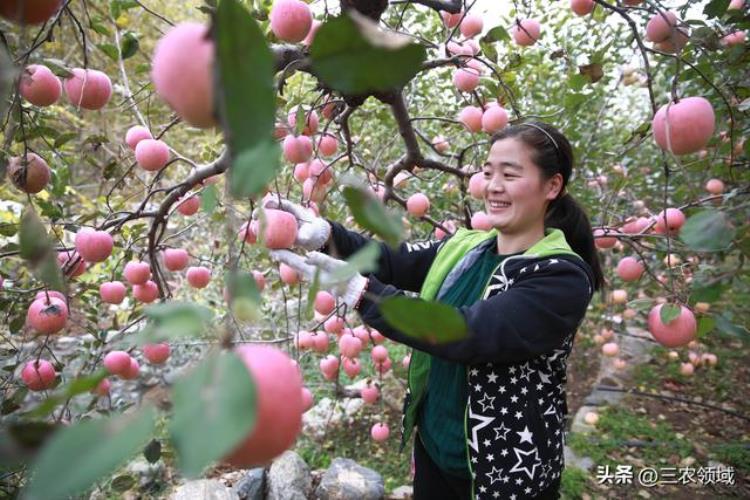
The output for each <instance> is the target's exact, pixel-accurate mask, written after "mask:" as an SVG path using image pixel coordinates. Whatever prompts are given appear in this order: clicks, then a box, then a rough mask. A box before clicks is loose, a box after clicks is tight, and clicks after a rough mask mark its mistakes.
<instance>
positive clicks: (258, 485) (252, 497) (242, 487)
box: [232, 467, 266, 500]
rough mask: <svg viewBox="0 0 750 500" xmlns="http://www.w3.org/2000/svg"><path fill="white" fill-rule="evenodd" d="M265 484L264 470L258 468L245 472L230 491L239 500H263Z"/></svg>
mask: <svg viewBox="0 0 750 500" xmlns="http://www.w3.org/2000/svg"><path fill="white" fill-rule="evenodd" d="M265 483H266V475H265V470H264V469H263V468H262V467H258V468H255V469H250V470H249V471H247V473H245V474H244V475H243V476H242V479H240V480H239V481H238V482H237V484H235V485H234V488H232V489H233V491H234V492H235V493H237V496H239V497H240V500H263V493H264V490H265Z"/></svg>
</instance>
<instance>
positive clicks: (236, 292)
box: [225, 271, 260, 304]
mask: <svg viewBox="0 0 750 500" xmlns="http://www.w3.org/2000/svg"><path fill="white" fill-rule="evenodd" d="M225 281H226V283H227V288H228V289H229V296H230V297H232V300H236V299H239V298H247V299H250V300H252V301H253V302H255V303H256V304H257V303H260V290H258V284H257V283H256V282H255V278H254V277H253V275H252V274H250V273H248V272H236V271H235V272H230V273H227V275H226V279H225Z"/></svg>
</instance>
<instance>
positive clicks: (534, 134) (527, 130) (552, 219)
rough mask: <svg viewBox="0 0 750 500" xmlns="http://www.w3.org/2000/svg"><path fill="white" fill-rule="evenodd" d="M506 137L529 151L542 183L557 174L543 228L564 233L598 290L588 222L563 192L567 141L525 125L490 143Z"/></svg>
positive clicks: (542, 126)
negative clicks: (559, 182) (558, 186)
mask: <svg viewBox="0 0 750 500" xmlns="http://www.w3.org/2000/svg"><path fill="white" fill-rule="evenodd" d="M510 138H513V139H517V140H519V141H521V142H523V143H524V144H525V145H526V146H528V147H529V148H530V149H531V150H532V152H533V153H532V155H531V158H532V161H533V162H534V164H536V165H537V166H538V167H539V168H540V169H541V171H542V177H543V178H544V180H548V179H550V178H552V176H554V175H555V174H557V173H559V174H561V175H562V178H563V189H561V190H560V193H561V194H560V195H559V196H558V197H557V198H555V199H554V200H552V202H550V204H549V205H548V206H547V213H546V215H545V218H544V225H545V226H546V227H555V228H558V229H561V230H562V231H563V233H565V239H566V240H567V241H568V243H569V244H570V246H571V248H572V249H573V250H574V251H575V252H576V253H577V254H578V255H580V256H581V257H582V258H583V260H585V261H586V262H587V263H588V264H589V266H591V269H592V270H593V272H594V289H595V290H599V289H600V288H601V287H602V286H603V284H604V274H603V273H602V267H601V264H600V262H599V254H598V253H597V251H596V246H595V245H594V234H593V231H592V229H591V223H590V222H589V218H588V216H587V215H586V212H585V211H584V210H583V208H582V207H581V206H580V205H579V204H578V202H577V201H576V200H575V199H573V196H572V195H571V194H570V193H567V192H566V189H565V188H566V186H567V185H568V180H569V179H570V174H571V173H572V172H573V148H572V147H571V145H570V142H568V139H566V138H565V136H564V135H562V134H561V133H560V131H559V130H557V129H556V128H555V127H552V126H551V125H547V124H546V123H542V122H526V123H520V124H517V125H512V126H509V127H506V128H504V129H503V130H501V131H500V132H498V133H496V134H495V135H493V136H492V140H491V143H492V144H494V143H495V142H497V141H499V140H502V139H510Z"/></svg>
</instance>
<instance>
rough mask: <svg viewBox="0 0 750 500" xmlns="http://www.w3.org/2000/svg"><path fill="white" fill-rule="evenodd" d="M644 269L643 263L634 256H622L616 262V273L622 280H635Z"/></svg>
mask: <svg viewBox="0 0 750 500" xmlns="http://www.w3.org/2000/svg"><path fill="white" fill-rule="evenodd" d="M645 269H646V268H645V267H644V266H643V263H642V262H640V261H639V260H638V259H636V258H635V257H623V258H622V259H621V260H620V262H618V263H617V275H618V276H619V277H620V279H622V280H623V281H636V280H638V279H640V277H641V276H642V275H643V272H644V271H645Z"/></svg>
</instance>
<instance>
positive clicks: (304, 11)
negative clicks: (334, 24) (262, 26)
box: [269, 0, 313, 43]
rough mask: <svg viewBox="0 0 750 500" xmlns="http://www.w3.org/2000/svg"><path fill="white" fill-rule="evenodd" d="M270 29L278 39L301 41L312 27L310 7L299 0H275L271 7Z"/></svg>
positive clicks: (293, 41)
mask: <svg viewBox="0 0 750 500" xmlns="http://www.w3.org/2000/svg"><path fill="white" fill-rule="evenodd" d="M269 19H270V20H271V31H273V34H274V35H276V37H277V38H278V39H279V40H283V41H285V42H292V43H297V42H301V41H302V40H304V39H305V37H306V36H307V33H308V32H309V31H310V28H311V27H312V20H313V19H312V13H311V12H310V7H308V6H307V4H306V3H305V2H302V1H301V0H275V1H274V2H273V6H272V7H271V14H270V15H269Z"/></svg>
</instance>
